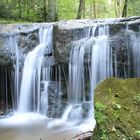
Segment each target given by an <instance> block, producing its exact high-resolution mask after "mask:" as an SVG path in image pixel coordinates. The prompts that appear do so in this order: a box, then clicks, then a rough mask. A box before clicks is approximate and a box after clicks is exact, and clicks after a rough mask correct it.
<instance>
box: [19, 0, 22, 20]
mask: <svg viewBox="0 0 140 140" xmlns="http://www.w3.org/2000/svg"><path fill="white" fill-rule="evenodd" d="M21 5H22V4H21V0H18V17H19V19H21V18H22V10H21Z"/></svg>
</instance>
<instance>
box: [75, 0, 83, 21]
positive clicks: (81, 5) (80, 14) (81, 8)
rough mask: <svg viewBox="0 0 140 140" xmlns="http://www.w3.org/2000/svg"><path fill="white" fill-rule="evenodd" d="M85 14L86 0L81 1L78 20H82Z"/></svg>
mask: <svg viewBox="0 0 140 140" xmlns="http://www.w3.org/2000/svg"><path fill="white" fill-rule="evenodd" d="M84 13H85V0H80V1H79V8H78V13H77V18H76V19H81V18H82V14H83V15H84Z"/></svg>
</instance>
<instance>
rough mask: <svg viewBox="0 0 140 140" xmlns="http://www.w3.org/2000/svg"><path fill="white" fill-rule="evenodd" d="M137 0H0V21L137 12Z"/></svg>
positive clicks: (139, 11)
mask: <svg viewBox="0 0 140 140" xmlns="http://www.w3.org/2000/svg"><path fill="white" fill-rule="evenodd" d="M139 7H140V0H0V23H11V22H53V21H58V20H69V19H82V18H84V19H85V18H87V19H97V18H121V17H129V16H138V15H140V8H139Z"/></svg>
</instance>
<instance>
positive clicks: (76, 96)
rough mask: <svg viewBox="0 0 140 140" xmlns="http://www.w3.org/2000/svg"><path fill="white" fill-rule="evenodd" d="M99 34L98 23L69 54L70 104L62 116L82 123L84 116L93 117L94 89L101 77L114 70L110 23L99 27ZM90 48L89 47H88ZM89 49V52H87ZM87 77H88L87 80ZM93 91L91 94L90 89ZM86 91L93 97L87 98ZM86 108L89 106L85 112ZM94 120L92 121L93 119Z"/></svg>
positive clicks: (102, 78) (107, 75)
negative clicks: (87, 64) (96, 32)
mask: <svg viewBox="0 0 140 140" xmlns="http://www.w3.org/2000/svg"><path fill="white" fill-rule="evenodd" d="M98 30H99V33H98V36H94V35H95V31H96V27H93V28H92V35H93V36H90V34H91V33H90V32H89V35H88V37H89V38H86V39H83V40H81V41H79V42H78V43H77V42H76V43H73V47H72V49H71V52H70V58H69V90H68V95H69V96H68V100H69V102H70V105H69V106H68V107H67V108H66V110H65V112H64V114H63V116H62V119H64V120H68V121H71V122H75V123H79V122H80V121H82V120H83V119H85V118H88V121H89V119H90V122H92V123H93V126H94V125H95V122H94V121H93V120H94V119H93V116H94V107H93V104H94V103H93V100H94V99H93V95H94V89H95V87H96V85H97V83H99V82H100V81H101V80H105V79H106V78H108V77H111V76H112V75H113V72H112V55H111V54H112V53H111V48H110V45H109V41H108V35H109V28H108V26H103V27H99V29H98ZM87 49H88V50H89V51H87ZM87 52H88V53H89V54H88V55H87V54H86V53H87ZM87 56H88V58H86V57H87ZM86 60H88V61H89V79H88V80H89V81H90V86H88V88H89V90H86V84H87V83H88V81H86V80H87V77H88V75H85V64H86V62H85V61H86ZM85 78H86V80H85ZM88 92H90V95H89V93H88ZM87 95H88V96H89V98H90V99H88V98H87ZM84 108H86V109H87V110H88V112H85V110H84ZM91 120H92V121H91Z"/></svg>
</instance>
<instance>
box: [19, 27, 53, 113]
mask: <svg viewBox="0 0 140 140" xmlns="http://www.w3.org/2000/svg"><path fill="white" fill-rule="evenodd" d="M52 29H53V27H52V26H51V27H49V28H45V29H42V28H41V29H40V30H39V40H40V44H39V45H38V46H37V47H36V48H35V49H34V50H33V51H31V52H29V53H28V55H27V56H26V59H25V62H24V68H23V76H22V82H21V89H20V99H19V106H18V112H20V113H26V112H30V111H31V110H32V108H33V107H34V105H36V104H37V107H36V111H38V112H39V111H40V98H41V97H40V84H41V81H40V80H41V64H42V61H43V57H44V53H45V49H46V48H48V49H50V48H51V47H52ZM36 78H37V84H36V83H35V82H34V81H35V79H36ZM36 85H37V93H36ZM46 88H47V84H46V85H45V91H47V89H46ZM32 95H34V96H35V97H34V99H36V98H37V101H36V100H33V101H32ZM32 102H33V103H32ZM25 103H26V104H25ZM34 108H35V107H34Z"/></svg>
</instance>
